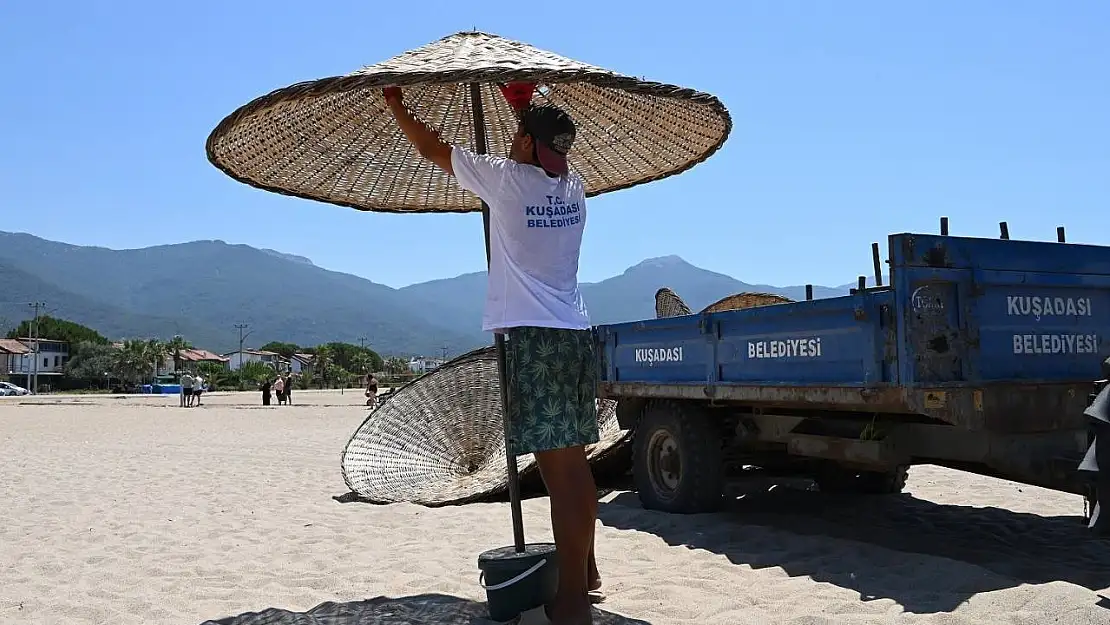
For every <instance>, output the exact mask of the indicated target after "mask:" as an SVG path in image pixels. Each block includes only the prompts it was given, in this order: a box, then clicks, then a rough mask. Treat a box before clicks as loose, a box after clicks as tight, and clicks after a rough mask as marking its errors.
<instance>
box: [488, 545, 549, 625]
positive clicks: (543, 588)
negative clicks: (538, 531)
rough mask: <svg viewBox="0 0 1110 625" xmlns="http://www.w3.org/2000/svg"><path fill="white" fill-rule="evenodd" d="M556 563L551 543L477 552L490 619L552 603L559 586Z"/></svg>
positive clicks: (507, 618)
mask: <svg viewBox="0 0 1110 625" xmlns="http://www.w3.org/2000/svg"><path fill="white" fill-rule="evenodd" d="M541 562H542V563H543V564H542V565H540V563H541ZM557 563H558V557H557V555H556V553H555V545H554V543H530V544H527V545H525V546H524V551H522V552H517V550H516V547H514V546H512V545H510V546H508V547H498V548H497V549H490V550H489V551H486V552H483V553H482V554H481V555H479V556H478V570H480V571H481V572H482V577H483V580H482V585H483V586H485V588H486V602H487V604H488V605H489V617H490V619H491V620H494V621H497V622H505V621H511V620H512V619H514V618H516V617H517V616H518V615H519V614H520V613H521V612H527V611H528V610H532V609H535V608H538V607H540V606H542V605H546V604H548V603H551V601H552V600H554V599H555V590H556V588H557V587H558V585H559V569H558V567H557ZM537 565H540V566H538V568H535V570H532V572H531V573H528V574H527V575H525V576H524V577H521V578H520V579H518V580H517V581H515V582H513V583H511V584H509V583H508V582H511V581H512V580H513V579H514V578H517V577H518V576H521V575H523V574H524V573H526V572H527V571H529V570H530V569H533V567H536V566H537ZM499 586H500V587H499Z"/></svg>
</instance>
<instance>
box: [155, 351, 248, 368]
mask: <svg viewBox="0 0 1110 625" xmlns="http://www.w3.org/2000/svg"><path fill="white" fill-rule="evenodd" d="M169 360H170V362H169V363H168V366H169V367H171V368H172V367H173V366H174V362H173V359H172V358H170V359H169ZM230 360H231V359H230V358H227V357H226V356H221V355H219V354H217V353H215V352H210V351H208V350H207V349H195V348H189V349H183V350H180V351H179V352H177V361H178V362H179V363H181V366H182V368H184V369H194V368H196V365H198V364H200V363H202V362H212V363H216V364H220V365H223V366H224V367H228V366H229V365H230ZM243 362H246V360H244V361H243Z"/></svg>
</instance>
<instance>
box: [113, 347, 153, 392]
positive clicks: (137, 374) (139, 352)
mask: <svg viewBox="0 0 1110 625" xmlns="http://www.w3.org/2000/svg"><path fill="white" fill-rule="evenodd" d="M148 355H149V353H148V352H147V343H146V342H145V341H141V340H134V339H128V340H126V341H124V342H123V346H122V347H120V350H119V352H117V354H116V372H115V373H116V377H118V378H120V379H122V380H126V381H127V382H131V383H140V382H142V381H143V378H145V377H146V373H147V372H148V371H150V359H149V358H148Z"/></svg>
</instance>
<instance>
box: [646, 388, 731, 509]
mask: <svg viewBox="0 0 1110 625" xmlns="http://www.w3.org/2000/svg"><path fill="white" fill-rule="evenodd" d="M722 440H723V439H722V436H721V432H720V428H719V426H718V424H716V423H715V422H714V421H713V420H712V419H711V418H710V417H709V416H708V415H707V414H706V413H705V412H704V411H703V410H701V409H699V408H698V407H696V406H694V405H692V404H682V403H677V402H671V401H658V402H651V403H649V404H648V405H647V406H645V408H644V412H643V415H642V417H641V418H640V422H639V423H638V424H637V425H636V433H635V438H634V440H633V450H632V479H633V482H634V484H635V486H636V491H637V492H638V493H639V496H640V503H641V504H643V506H644V508H647V509H649V510H660V511H663V512H674V513H678V514H697V513H700V512H712V511H713V510H716V509H717V508H718V507H720V505H721V494H722V491H723V487H724V481H725V476H724V453H723V449H722V447H723V445H722Z"/></svg>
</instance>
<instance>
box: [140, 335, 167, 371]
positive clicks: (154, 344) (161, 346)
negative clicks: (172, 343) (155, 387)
mask: <svg viewBox="0 0 1110 625" xmlns="http://www.w3.org/2000/svg"><path fill="white" fill-rule="evenodd" d="M168 355H169V351H168V349H167V347H166V343H164V342H163V341H159V340H158V339H148V340H147V342H146V344H145V345H144V347H143V356H144V358H145V362H146V363H147V366H150V367H152V368H153V369H154V375H153V376H152V377H154V378H157V377H158V370H159V369H161V368H162V366H163V365H165V364H166V356H168Z"/></svg>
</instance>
